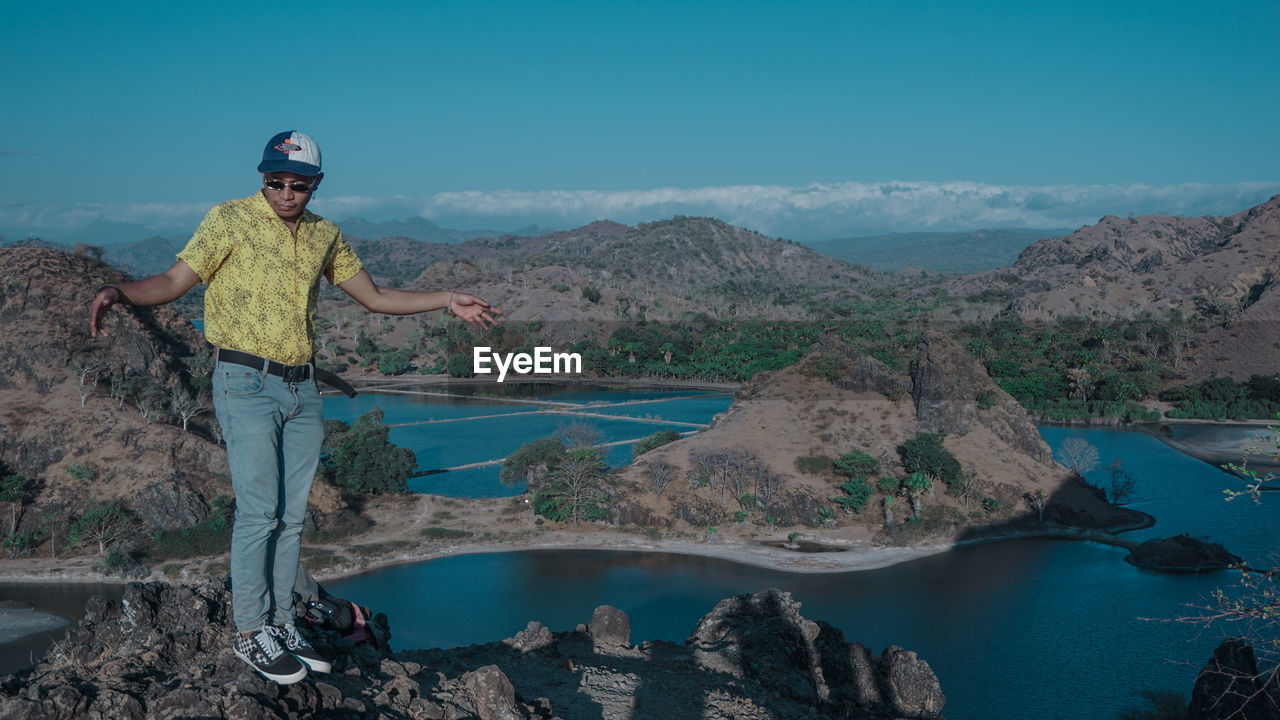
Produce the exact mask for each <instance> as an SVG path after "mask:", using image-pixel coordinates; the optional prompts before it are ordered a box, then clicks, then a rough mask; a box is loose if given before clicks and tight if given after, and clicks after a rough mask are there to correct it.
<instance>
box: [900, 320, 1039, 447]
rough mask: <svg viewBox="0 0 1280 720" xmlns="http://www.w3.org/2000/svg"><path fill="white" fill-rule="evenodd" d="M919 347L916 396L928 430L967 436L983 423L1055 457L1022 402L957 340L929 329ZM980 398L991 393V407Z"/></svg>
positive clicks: (1018, 444)
mask: <svg viewBox="0 0 1280 720" xmlns="http://www.w3.org/2000/svg"><path fill="white" fill-rule="evenodd" d="M919 350H920V355H919V357H918V358H917V360H916V361H915V363H914V364H913V367H912V372H911V377H912V384H911V397H912V399H913V400H914V401H915V405H916V419H917V420H918V421H919V423H920V427H921V428H922V429H924V430H926V431H928V432H934V433H946V434H952V435H964V434H966V433H968V432H970V431H971V430H972V429H973V428H974V426H975V425H982V426H985V427H986V428H987V429H989V430H991V432H993V433H995V435H996V437H998V438H1000V439H1001V440H1004V441H1005V442H1007V443H1009V444H1010V445H1012V446H1014V447H1015V448H1017V449H1018V450H1021V451H1022V452H1024V453H1026V454H1027V455H1029V456H1031V457H1032V458H1034V459H1035V460H1037V461H1038V462H1041V463H1045V464H1051V463H1052V462H1053V452H1052V451H1051V450H1050V449H1049V445H1048V444H1047V443H1046V442H1045V441H1044V438H1042V437H1041V436H1040V432H1039V431H1038V430H1036V427H1035V425H1033V424H1032V423H1031V421H1030V420H1029V419H1028V418H1027V414H1026V411H1025V410H1023V408H1022V406H1021V405H1018V403H1017V401H1016V400H1014V399H1013V398H1012V397H1010V396H1009V394H1008V393H1006V392H1004V391H1003V390H1001V389H1000V388H999V386H997V385H996V384H995V382H994V381H993V380H992V379H991V377H990V376H989V375H987V371H986V368H984V367H983V366H982V364H981V363H979V362H977V361H976V360H975V359H974V358H973V356H972V355H970V354H969V353H968V352H967V351H966V350H965V349H964V348H962V347H960V345H959V344H957V343H956V341H955V340H953V339H951V338H950V337H948V336H946V335H944V334H942V333H940V332H937V331H929V332H926V333H924V335H923V336H922V338H921V341H920V346H919ZM979 397H984V398H986V399H987V401H988V403H990V407H988V408H986V409H980V408H979V407H978V398H979Z"/></svg>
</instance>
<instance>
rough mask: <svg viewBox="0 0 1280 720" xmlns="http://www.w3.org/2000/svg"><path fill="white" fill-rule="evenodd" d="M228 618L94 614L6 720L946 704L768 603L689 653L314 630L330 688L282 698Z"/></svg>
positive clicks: (204, 597)
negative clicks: (426, 645) (423, 643)
mask: <svg viewBox="0 0 1280 720" xmlns="http://www.w3.org/2000/svg"><path fill="white" fill-rule="evenodd" d="M229 601H230V598H229V593H227V592H226V591H225V590H224V589H223V588H222V587H221V586H220V585H218V584H215V583H213V582H211V581H209V582H204V583H203V584H200V585H194V586H181V585H169V584H165V583H147V584H132V585H130V586H129V587H128V588H127V589H126V591H125V595H124V598H123V599H122V600H121V602H120V603H110V602H106V601H102V600H100V599H95V600H93V601H91V602H90V604H89V606H88V616H87V617H86V618H85V619H84V620H83V621H82V622H81V623H80V624H79V625H77V626H76V627H74V628H72V629H71V630H69V631H68V633H67V637H66V640H65V641H64V642H63V643H61V644H60V645H59V646H58V647H56V648H55V649H54V651H52V652H51V653H50V655H49V656H48V657H46V658H45V659H44V660H43V661H41V662H40V663H39V664H37V665H36V666H35V667H34V668H32V669H31V670H27V671H24V672H22V673H18V674H16V675H13V676H10V677H9V678H7V679H5V680H4V681H3V685H2V687H3V696H2V697H0V717H5V718H13V719H14V720H53V719H55V718H58V719H61V718H103V719H106V718H110V719H111V720H126V719H128V720H132V719H138V720H141V719H143V718H178V717H201V718H250V719H256V718H262V719H264V720H265V719H266V718H315V717H325V718H388V719H392V718H431V719H434V720H459V719H461V718H481V719H484V720H488V719H495V720H496V719H500V718H501V719H508V720H511V719H516V718H522V719H529V720H531V719H533V718H553V717H558V718H564V719H565V720H572V719H574V718H587V717H596V718H602V719H603V720H623V719H629V718H644V717H648V718H680V717H698V718H709V719H711V720H743V719H744V718H745V719H759V720H764V719H765V718H770V719H773V720H785V719H787V718H842V719H846V720H847V719H850V718H867V719H872V718H940V717H941V715H940V714H939V713H940V712H941V710H942V708H943V705H944V704H945V702H946V699H945V697H944V696H943V694H942V690H941V688H940V687H939V685H938V680H937V677H936V676H935V675H934V673H933V671H932V670H931V669H930V668H929V665H928V663H927V662H925V661H924V660H923V659H921V658H919V657H917V656H916V655H915V653H912V652H910V651H907V650H903V649H902V648H898V647H890V648H888V649H886V650H885V651H884V652H882V653H879V654H873V653H871V652H869V651H868V650H867V649H866V648H865V647H863V646H862V645H861V644H858V643H852V644H850V643H848V642H847V641H846V640H845V638H844V636H843V635H842V634H841V633H840V631H839V630H836V629H835V628H833V627H831V626H830V625H827V624H826V623H822V622H812V621H810V620H807V619H805V618H804V617H803V616H802V615H800V613H799V607H800V606H799V603H797V602H795V601H794V600H793V599H792V598H791V596H790V595H789V594H788V593H785V592H782V591H779V590H767V591H764V592H761V593H758V594H756V595H742V596H738V597H733V598H728V599H726V600H724V601H722V602H721V603H720V604H718V605H717V606H716V607H715V608H714V609H713V610H712V611H711V612H710V613H708V614H707V615H706V616H705V617H704V618H703V619H702V620H700V621H699V622H698V625H697V627H696V628H695V629H694V631H693V632H692V633H691V634H690V636H689V638H688V639H687V640H686V641H685V643H683V644H677V643H671V642H645V643H641V644H639V645H632V644H631V643H630V623H629V620H628V619H627V617H626V615H625V614H624V613H623V612H622V611H621V610H618V609H617V608H612V607H608V606H602V607H600V608H598V609H597V610H596V612H595V613H594V615H593V617H592V618H591V620H590V621H589V622H587V623H584V624H583V625H579V626H578V627H577V628H576V629H575V630H572V631H568V632H551V631H550V630H548V629H547V628H545V627H543V626H542V625H541V624H540V623H538V622H531V623H529V626H528V627H527V628H526V629H525V630H523V631H521V632H520V633H519V634H517V635H516V636H515V637H512V638H508V639H506V640H504V641H501V642H493V643H488V644H485V645H472V646H469V647H465V648H454V649H451V650H412V651H402V652H392V651H391V650H390V649H389V648H382V649H375V648H374V647H372V646H370V645H368V644H366V643H361V644H354V643H352V642H351V641H349V640H345V639H342V638H339V637H338V636H337V635H335V634H329V633H323V632H320V633H315V632H313V631H311V630H310V629H309V628H308V630H307V632H308V634H311V635H312V639H313V644H314V645H315V646H316V647H317V648H318V649H319V650H321V651H322V652H323V653H325V654H326V655H327V656H328V657H330V658H332V659H333V672H332V673H330V674H327V675H312V676H310V677H308V678H307V679H305V680H303V681H302V682H300V683H297V684H295V685H290V686H286V687H281V686H277V685H275V684H274V683H271V682H269V681H267V680H264V679H262V678H261V677H259V676H258V675H257V674H256V673H254V672H253V671H251V670H249V668H248V667H247V666H246V665H245V664H244V663H242V662H241V661H240V660H238V659H237V658H236V657H235V656H234V655H233V654H232V652H231V647H230V642H231V635H232V629H231V626H230V624H229V620H228V618H229V616H230V606H229ZM425 621H429V620H425Z"/></svg>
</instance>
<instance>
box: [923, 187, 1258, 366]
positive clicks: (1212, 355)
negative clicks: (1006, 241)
mask: <svg viewBox="0 0 1280 720" xmlns="http://www.w3.org/2000/svg"><path fill="white" fill-rule="evenodd" d="M1278 279H1280V196H1276V197H1274V198H1272V199H1271V200H1269V201H1267V202H1265V203H1263V204H1261V205H1258V206H1257V207H1254V208H1250V209H1249V210H1246V211H1244V212H1240V213H1237V214H1235V215H1230V216H1227V217H1208V216H1206V217H1201V218H1180V217H1171V216H1166V215H1147V216H1142V217H1130V218H1118V217H1115V216H1112V215H1108V216H1106V217H1104V218H1102V220H1100V221H1099V222H1098V223H1097V224H1096V225H1090V226H1086V227H1083V228H1080V229H1079V230H1077V231H1076V232H1074V233H1072V234H1071V235H1069V236H1067V237H1060V238H1050V239H1046V240H1041V241H1039V242H1037V243H1034V244H1032V245H1031V246H1030V247H1028V248H1027V249H1026V250H1024V251H1023V252H1022V254H1021V255H1020V256H1019V257H1018V260H1017V262H1016V263H1014V264H1013V266H1012V267H1011V268H1001V269H998V270H992V271H989V272H986V273H981V274H978V275H972V276H967V277H965V278H961V279H958V280H955V281H952V282H951V283H949V284H948V286H947V287H948V289H949V290H950V291H951V292H952V293H953V294H955V295H958V296H975V295H980V294H981V295H984V296H985V297H987V298H989V299H990V300H991V301H992V307H991V309H992V310H993V311H996V310H999V309H1001V308H1004V307H1010V308H1012V310H1014V311H1015V312H1016V313H1017V314H1018V315H1020V316H1021V317H1023V318H1024V319H1027V320H1042V319H1048V318H1055V317H1063V316H1069V315H1081V316H1086V317H1093V318H1119V317H1125V318H1132V317H1138V316H1139V315H1141V314H1142V313H1144V312H1149V313H1151V314H1152V315H1153V316H1155V317H1157V318H1164V317H1167V316H1168V315H1169V314H1170V313H1180V314H1181V316H1183V317H1200V318H1203V319H1204V320H1206V321H1208V322H1210V323H1212V324H1214V325H1217V326H1218V327H1217V329H1216V330H1214V331H1213V332H1212V333H1211V335H1210V337H1208V338H1206V339H1205V340H1204V341H1203V342H1200V343H1199V344H1198V349H1197V351H1196V352H1195V353H1194V356H1193V357H1192V358H1191V360H1190V362H1189V366H1190V367H1189V369H1188V373H1189V374H1190V375H1191V376H1193V377H1201V376H1207V375H1208V374H1211V373H1212V372H1215V371H1217V372H1220V373H1223V374H1230V375H1233V376H1236V377H1240V378H1247V377H1248V376H1249V374H1251V373H1258V374H1267V373H1272V372H1275V369H1276V363H1275V362H1274V361H1273V360H1271V359H1270V358H1269V356H1270V355H1271V353H1269V352H1266V351H1267V350H1274V349H1275V348H1277V347H1280V345H1278V344H1277V343H1280V283H1278V282H1277V280H1278Z"/></svg>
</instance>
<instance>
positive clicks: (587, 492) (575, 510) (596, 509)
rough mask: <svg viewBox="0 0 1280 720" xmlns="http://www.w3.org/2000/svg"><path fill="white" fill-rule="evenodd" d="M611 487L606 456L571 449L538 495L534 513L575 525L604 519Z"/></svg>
mask: <svg viewBox="0 0 1280 720" xmlns="http://www.w3.org/2000/svg"><path fill="white" fill-rule="evenodd" d="M608 489H609V488H608V482H607V474H606V473H605V462H604V458H602V457H600V454H599V453H597V452H596V451H595V450H587V449H578V450H570V451H568V455H567V456H566V457H565V458H564V460H563V461H562V462H561V463H560V465H559V467H557V468H556V469H554V470H552V471H551V472H550V474H549V477H548V479H547V482H546V483H545V484H544V485H543V487H542V488H541V489H540V490H539V491H538V493H537V494H536V495H535V496H534V500H533V507H534V512H535V513H537V514H539V515H542V516H544V517H547V518H549V519H551V520H556V521H558V522H568V521H573V523H574V524H575V525H576V524H578V523H580V522H582V521H583V520H600V519H603V518H604V517H605V516H606V515H607V513H608V510H607V502H608Z"/></svg>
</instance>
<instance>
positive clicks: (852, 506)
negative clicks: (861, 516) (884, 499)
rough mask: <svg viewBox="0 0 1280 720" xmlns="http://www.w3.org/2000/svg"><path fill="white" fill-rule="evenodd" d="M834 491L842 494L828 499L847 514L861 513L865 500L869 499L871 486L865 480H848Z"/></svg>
mask: <svg viewBox="0 0 1280 720" xmlns="http://www.w3.org/2000/svg"><path fill="white" fill-rule="evenodd" d="M836 489H838V490H840V491H842V492H844V494H843V495H840V496H838V497H833V498H829V499H830V500H831V502H833V503H835V504H836V505H838V506H839V507H840V508H841V509H842V510H844V511H845V512H847V513H857V512H862V508H863V507H865V506H866V504H867V500H870V499H871V485H869V484H868V483H867V480H866V478H860V477H858V478H849V479H848V480H846V481H844V482H842V483H840V484H839V485H837V486H836Z"/></svg>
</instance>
